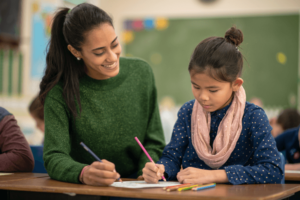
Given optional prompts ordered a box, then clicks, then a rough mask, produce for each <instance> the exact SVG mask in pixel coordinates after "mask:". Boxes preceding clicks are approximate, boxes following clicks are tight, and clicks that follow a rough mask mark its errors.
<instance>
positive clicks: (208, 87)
mask: <svg viewBox="0 0 300 200" xmlns="http://www.w3.org/2000/svg"><path fill="white" fill-rule="evenodd" d="M191 83H192V84H193V85H196V86H198V87H199V85H197V84H196V83H194V82H193V81H191ZM205 88H207V89H216V88H219V87H218V86H215V85H212V86H207V87H205Z"/></svg>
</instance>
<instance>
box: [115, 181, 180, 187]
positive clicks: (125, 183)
mask: <svg viewBox="0 0 300 200" xmlns="http://www.w3.org/2000/svg"><path fill="white" fill-rule="evenodd" d="M179 184H180V183H179V182H164V181H161V182H158V183H157V184H154V183H146V182H145V181H123V182H114V183H113V184H112V185H111V186H113V187H122V188H154V187H168V186H173V185H179Z"/></svg>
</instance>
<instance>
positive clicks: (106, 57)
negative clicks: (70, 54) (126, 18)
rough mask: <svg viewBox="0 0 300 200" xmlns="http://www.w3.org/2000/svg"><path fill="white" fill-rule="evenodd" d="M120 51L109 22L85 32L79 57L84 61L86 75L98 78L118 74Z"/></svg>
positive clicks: (102, 78)
mask: <svg viewBox="0 0 300 200" xmlns="http://www.w3.org/2000/svg"><path fill="white" fill-rule="evenodd" d="M121 51H122V48H121V46H120V44H119V41H118V38H117V36H116V33H115V30H114V28H113V27H112V26H111V25H110V24H109V23H103V24H101V25H100V26H99V27H97V28H94V29H92V30H91V31H89V32H88V33H86V35H85V41H84V43H83V44H82V46H81V52H80V58H81V59H83V61H84V63H85V66H86V73H87V75H88V76H90V77H91V78H94V79H98V80H104V79H109V78H111V77H114V76H116V75H118V73H119V58H120V54H121Z"/></svg>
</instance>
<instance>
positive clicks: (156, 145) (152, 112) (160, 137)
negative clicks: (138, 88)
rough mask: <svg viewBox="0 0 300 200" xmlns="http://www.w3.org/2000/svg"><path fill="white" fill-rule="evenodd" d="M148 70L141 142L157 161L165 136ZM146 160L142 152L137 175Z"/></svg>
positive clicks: (151, 73)
mask: <svg viewBox="0 0 300 200" xmlns="http://www.w3.org/2000/svg"><path fill="white" fill-rule="evenodd" d="M149 70H150V78H151V81H150V83H151V84H150V85H151V87H150V99H149V102H150V103H149V119H148V126H147V130H146V135H145V137H144V141H141V142H142V143H143V145H144V147H145V149H146V150H147V152H148V153H149V155H150V156H151V158H152V159H153V161H154V162H157V161H158V160H159V158H160V156H161V155H162V151H163V149H164V147H165V138H164V134H163V129H162V125H161V120H160V115H159V109H158V103H157V92H156V87H155V81H154V76H153V72H152V70H151V68H150V66H149ZM146 162H149V159H148V157H147V156H146V155H145V154H144V153H142V154H141V157H140V159H139V163H138V172H137V175H138V176H139V175H142V169H143V168H144V167H145V164H146Z"/></svg>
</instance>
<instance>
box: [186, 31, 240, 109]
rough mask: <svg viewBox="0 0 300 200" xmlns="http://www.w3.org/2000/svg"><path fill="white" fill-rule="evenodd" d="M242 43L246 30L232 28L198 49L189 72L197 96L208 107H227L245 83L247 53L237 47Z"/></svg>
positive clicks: (203, 43) (203, 105)
mask: <svg viewBox="0 0 300 200" xmlns="http://www.w3.org/2000/svg"><path fill="white" fill-rule="evenodd" d="M242 42H243V33H242V31H241V30H239V29H236V28H235V27H231V28H230V29H229V30H228V31H227V32H226V34H225V38H223V37H209V38H206V39H205V40H203V41H202V42H200V43H199V44H198V46H197V47H196V48H195V50H194V53H193V55H192V58H191V60H190V64H189V72H190V77H191V82H192V91H193V94H194V97H195V99H196V100H197V101H198V102H199V103H200V104H201V105H202V107H203V108H204V110H206V111H208V112H213V111H216V110H219V109H221V108H223V107H225V106H226V105H228V104H229V103H230V102H231V100H232V98H233V92H235V91H237V90H238V89H239V88H240V86H241V85H242V84H243V80H242V79H241V78H240V75H241V72H242V68H243V56H242V54H241V52H240V51H239V50H238V48H237V47H238V46H239V45H240V44H241V43H242Z"/></svg>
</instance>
